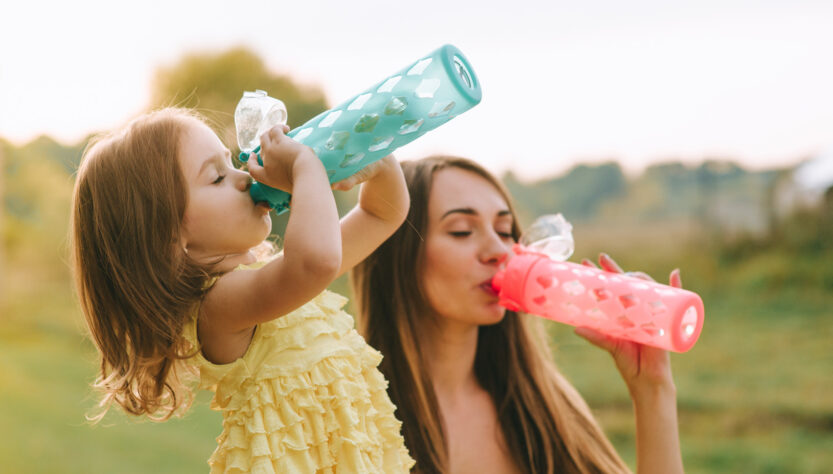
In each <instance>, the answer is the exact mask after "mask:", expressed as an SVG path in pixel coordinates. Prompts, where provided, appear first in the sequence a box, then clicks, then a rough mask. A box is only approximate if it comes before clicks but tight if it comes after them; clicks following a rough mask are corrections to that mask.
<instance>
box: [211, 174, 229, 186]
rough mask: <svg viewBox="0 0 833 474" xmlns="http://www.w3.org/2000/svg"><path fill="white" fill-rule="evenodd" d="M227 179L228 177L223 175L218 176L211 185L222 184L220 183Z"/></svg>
mask: <svg viewBox="0 0 833 474" xmlns="http://www.w3.org/2000/svg"><path fill="white" fill-rule="evenodd" d="M225 177H226V175H224V174H221V175H219V176H217V179H215V180H214V181H212V182H211V184H220V183H222V182H223V179H225Z"/></svg>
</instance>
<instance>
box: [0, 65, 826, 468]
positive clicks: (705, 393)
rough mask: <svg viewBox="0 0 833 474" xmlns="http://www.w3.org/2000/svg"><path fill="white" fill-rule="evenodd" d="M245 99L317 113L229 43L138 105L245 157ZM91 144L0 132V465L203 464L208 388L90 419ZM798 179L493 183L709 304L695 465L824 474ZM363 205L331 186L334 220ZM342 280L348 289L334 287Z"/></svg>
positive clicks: (687, 409) (532, 212)
mask: <svg viewBox="0 0 833 474" xmlns="http://www.w3.org/2000/svg"><path fill="white" fill-rule="evenodd" d="M254 89H264V90H267V91H268V92H269V93H270V95H273V96H275V97H280V98H281V99H282V100H283V101H284V102H285V103H286V105H287V108H288V110H289V117H290V124H291V125H292V126H297V125H300V124H302V123H303V122H305V121H306V120H308V119H309V118H312V117H313V116H315V115H317V114H318V113H320V112H322V111H323V110H325V109H326V108H327V107H328V103H327V100H326V98H325V96H324V94H323V93H322V91H320V90H319V89H316V88H314V87H310V86H306V85H303V84H298V83H296V82H294V81H293V80H292V79H291V78H290V77H289V75H288V74H275V73H273V72H271V71H269V70H268V69H267V68H266V67H265V66H264V63H263V61H262V60H261V59H260V58H258V57H257V56H256V55H255V54H253V53H251V52H249V51H247V50H245V49H232V50H229V51H226V52H222V53H219V54H195V55H191V56H187V57H185V58H183V59H182V60H181V61H180V62H178V63H177V64H175V65H173V66H171V67H168V68H164V69H161V70H159V71H158V73H157V75H156V79H155V81H154V85H153V91H152V101H151V103H150V104H149V105H148V109H149V110H150V109H153V108H158V107H161V106H168V105H177V106H185V107H193V108H196V109H197V110H199V111H201V112H202V113H203V114H204V115H206V116H207V117H208V118H209V119H210V120H211V123H212V126H214V128H215V129H216V130H217V132H218V133H219V134H220V135H221V137H223V139H224V141H225V142H226V144H227V145H228V146H229V147H230V148H232V150H233V152H236V150H235V148H236V140H235V138H234V132H233V111H234V107H235V105H236V103H237V100H238V99H239V97H240V95H241V92H242V91H243V90H254ZM330 105H331V104H330ZM85 145H86V140H83V141H82V142H81V143H78V144H74V145H65V144H60V143H57V142H55V141H54V140H52V139H51V138H49V137H40V138H37V139H35V140H33V141H32V142H30V143H28V144H25V145H22V146H15V145H13V144H11V143H9V142H6V141H4V140H2V139H0V197H2V200H0V203H2V205H0V239H1V240H0V438H1V439H3V440H4V441H3V443H0V466H3V467H2V470H3V472H78V473H82V472H83V473H91V472H95V473H97V472H124V473H127V472H149V471H154V472H158V473H163V472H171V473H174V472H177V473H178V472H203V471H205V468H206V464H205V462H206V459H207V458H208V456H209V455H210V453H211V451H212V449H213V447H214V437H215V436H216V435H217V434H219V430H220V417H219V415H218V414H217V413H213V412H211V411H210V410H209V409H208V406H207V405H208V397H207V394H205V393H203V394H201V395H200V396H199V397H198V401H197V403H196V404H195V406H194V408H193V409H192V410H191V412H190V413H189V414H188V415H187V416H186V417H185V418H184V419H181V420H172V421H170V422H167V423H164V424H155V423H150V422H146V421H141V420H129V419H127V417H125V416H123V415H121V414H119V413H116V412H112V413H110V414H108V416H107V418H105V420H104V422H103V423H101V424H100V425H97V426H90V425H89V424H88V423H87V422H86V421H85V419H84V415H85V413H87V412H89V411H90V410H91V409H92V408H93V407H94V405H95V403H96V398H95V395H94V394H92V393H91V391H90V388H89V386H90V383H91V382H92V380H93V379H94V378H95V373H96V368H97V363H96V355H95V350H94V348H93V346H92V344H91V343H90V341H89V339H88V338H87V336H86V332H85V329H84V324H83V318H82V315H81V314H80V311H79V309H78V306H77V302H76V300H75V297H74V295H73V288H72V281H71V272H70V269H69V265H68V257H67V254H68V246H67V235H68V222H69V217H68V216H69V206H70V199H71V193H72V186H73V181H74V172H75V170H76V168H77V166H78V163H79V161H80V157H81V155H82V153H83V149H84V147H85ZM471 158H473V159H477V157H476V156H475V157H471ZM801 158H802V157H797V158H796V166H797V165H798V164H799V163H801V161H802V159H801ZM794 169H795V167H786V168H783V169H770V170H763V171H750V170H746V169H744V168H742V167H740V166H738V165H736V164H734V163H733V162H732V161H731V160H730V159H726V158H704V160H703V161H702V162H701V163H700V164H698V165H693V166H692V165H685V164H682V163H679V162H674V161H668V162H665V163H661V164H656V165H653V166H650V167H648V168H647V169H645V170H644V172H642V173H640V174H639V175H636V176H631V175H628V174H626V173H625V172H624V171H623V170H622V168H621V167H620V165H619V164H618V163H616V161H613V160H611V161H610V162H607V163H602V164H592V165H589V164H581V165H577V166H574V167H573V168H572V169H570V170H569V171H567V172H565V173H563V174H562V175H559V176H553V177H548V178H544V179H541V180H538V181H534V182H526V181H523V180H521V179H519V178H518V177H516V176H514V175H513V174H512V173H511V172H509V173H506V174H505V175H504V176H503V177H502V179H503V181H504V183H505V184H506V186H507V187H508V188H509V189H510V191H511V193H512V195H513V197H514V199H515V204H516V205H517V208H518V211H519V213H520V216H521V221H522V222H521V223H522V225H527V224H529V223H530V222H531V221H532V219H533V218H534V217H536V216H539V215H541V214H546V213H554V212H561V213H563V214H564V215H565V216H566V217H567V218H568V219H569V220H570V221H571V222H572V223H573V225H574V232H575V236H576V242H577V249H576V253H575V255H574V257H573V260H578V259H580V258H583V257H587V258H591V259H593V258H595V257H594V256H595V255H597V254H598V253H599V252H601V251H605V252H607V253H609V254H611V255H612V256H613V257H614V258H616V259H617V260H618V261H619V262H620V264H621V265H622V266H623V267H624V268H626V269H641V270H644V271H647V272H648V273H649V274H651V275H653V276H654V277H656V278H657V279H658V280H661V281H664V279H665V278H666V275H667V274H668V273H669V272H670V271H671V270H672V269H673V268H675V267H679V268H681V269H682V277H683V284H684V286H686V287H687V288H689V289H692V290H694V291H697V292H699V293H700V294H701V295H702V296H703V298H704V301H705V303H706V310H707V316H706V318H707V319H706V323H705V327H704V330H703V333H702V335H701V338H700V341H699V342H698V344H697V346H695V348H694V349H693V350H691V351H690V352H689V353H686V354H682V355H677V354H674V355H672V360H673V364H674V371H675V380H676V383H677V386H678V392H679V409H680V430H681V438H682V446H683V455H684V460H685V465H686V467H687V471H688V472H691V473H696V472H819V473H820V472H830V466H831V465H833V453H831V451H830V449H829V448H830V446H833V397H831V393H833V376H831V373H833V351H831V349H830V347H831V340H833V324H831V321H833V192H831V191H830V189H828V190H827V192H826V194H822V195H821V196H818V198H817V199H816V200H815V201H812V202H809V203H807V202H804V203H803V204H801V205H797V204H795V202H794V201H790V200H789V199H784V198H783V196H788V195H790V193H794V192H795V189H794V187H795V186H796V185H795V183H794V182H793V181H792V180H791V176H792V173H793V171H794ZM355 199H356V194H355V192H351V193H337V201H338V203H339V208H340V210H341V212H345V211H346V210H347V209H349V208H350V207H351V206H352V205H353V204H354V203H355ZM785 203H786V204H785ZM283 226H285V216H282V217H281V218H278V219H275V227H274V230H275V231H276V233H277V234H279V233H280V231H281V230H282V229H283ZM333 289H335V290H336V291H339V292H342V293H345V294H346V293H347V292H349V287H348V285H347V282H346V280H345V279H340V280H338V281H337V282H336V283H334V285H333ZM545 326H546V327H547V328H548V331H549V333H550V336H551V338H552V342H553V345H554V347H555V348H556V350H555V354H556V360H557V363H558V364H559V365H560V367H561V368H562V370H563V371H564V372H565V373H566V374H567V375H568V377H569V378H570V379H571V380H572V381H573V382H574V383H575V384H576V386H577V387H578V388H579V390H580V391H581V392H582V394H583V395H584V396H585V398H586V399H587V400H588V402H589V403H590V405H591V407H593V408H594V410H595V412H596V413H597V415H598V417H599V419H600V420H601V422H602V424H603V426H604V427H605V429H606V431H607V432H608V434H609V435H610V437H611V439H612V440H613V442H614V443H615V445H616V446H617V448H618V449H619V451H620V452H621V453H622V455H623V457H624V458H625V459H626V460H627V461H628V462H629V463H630V465H631V466H634V467H635V459H634V450H635V446H634V437H633V433H634V426H633V419H632V413H631V407H630V402H629V398H628V395H627V391H626V389H625V387H624V384H623V383H622V382H621V381H620V379H619V376H618V374H617V373H616V371H615V368H614V366H613V364H612V362H611V361H610V360H609V356H607V354H605V353H603V352H601V351H599V350H596V349H594V348H592V347H590V346H589V345H588V344H587V343H585V342H584V341H583V340H580V339H579V338H577V337H575V336H574V335H573V334H572V329H571V328H569V327H567V326H564V325H560V324H556V323H545Z"/></svg>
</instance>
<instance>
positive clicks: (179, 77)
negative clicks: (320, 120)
mask: <svg viewBox="0 0 833 474" xmlns="http://www.w3.org/2000/svg"><path fill="white" fill-rule="evenodd" d="M255 89H262V90H265V91H266V92H268V93H269V95H270V96H272V97H276V98H279V99H281V100H282V101H283V102H284V104H286V108H287V111H288V112H289V125H290V126H291V127H296V126H298V125H301V124H303V123H304V122H306V121H307V120H309V119H311V118H312V117H314V116H316V115H318V114H319V113H321V112H323V111H324V110H326V109H327V101H326V98H325V97H324V93H323V92H322V91H321V90H320V89H319V88H317V87H310V86H303V85H299V84H297V83H296V82H294V81H293V80H292V79H290V78H289V76H287V75H282V74H275V73H273V72H271V71H269V70H268V69H267V68H266V66H265V64H264V63H263V60H262V59H261V58H260V57H258V56H257V55H256V54H255V53H253V52H251V51H249V50H248V49H246V48H243V47H238V48H234V49H230V50H227V51H225V52H220V53H197V54H190V55H187V56H185V57H183V58H182V59H181V60H180V61H179V62H177V63H176V64H174V65H173V66H170V67H166V68H161V69H159V70H158V71H157V72H156V75H155V77H154V80H153V85H152V91H151V102H150V108H151V109H155V108H160V107H167V106H178V107H187V108H193V109H196V110H198V111H200V112H201V113H202V114H203V115H205V116H206V117H207V118H208V119H209V120H210V121H211V122H212V126H214V129H215V130H216V131H217V133H218V134H219V135H220V138H222V139H223V142H224V143H225V144H226V146H228V147H229V148H231V149H232V151H234V150H235V149H236V148H237V138H236V134H235V132H234V108H235V107H236V106H237V102H238V101H239V100H240V97H241V96H242V95H243V91H247V90H249V91H253V90H255Z"/></svg>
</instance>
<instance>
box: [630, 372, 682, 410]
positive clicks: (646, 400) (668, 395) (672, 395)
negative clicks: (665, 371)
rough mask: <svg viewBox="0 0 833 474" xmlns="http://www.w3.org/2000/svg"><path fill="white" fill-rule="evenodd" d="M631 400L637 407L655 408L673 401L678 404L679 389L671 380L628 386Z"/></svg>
mask: <svg viewBox="0 0 833 474" xmlns="http://www.w3.org/2000/svg"><path fill="white" fill-rule="evenodd" d="M628 391H629V392H630V395H631V399H632V400H633V402H634V405H635V407H636V408H637V409H638V408H640V407H641V406H647V407H649V408H650V407H655V406H656V405H657V404H661V403H663V402H665V401H669V400H672V401H674V403H675V404H676V401H677V387H676V385H674V381H673V380H671V379H670V378H669V379H667V380H662V381H659V382H652V383H634V384H632V385H629V386H628Z"/></svg>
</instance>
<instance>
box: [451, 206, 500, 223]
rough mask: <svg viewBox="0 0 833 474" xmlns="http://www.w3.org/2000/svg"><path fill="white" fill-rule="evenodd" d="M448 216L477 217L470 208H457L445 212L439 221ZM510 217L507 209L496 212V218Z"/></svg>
mask: <svg viewBox="0 0 833 474" xmlns="http://www.w3.org/2000/svg"><path fill="white" fill-rule="evenodd" d="M449 214H465V215H467V216H476V215H478V213H477V211H475V210H474V209H472V208H471V207H458V208H455V209H450V210H448V211H446V212H445V214H443V215H442V217H440V220H443V219H445V218H446V217H447V216H448V215H449ZM511 215H512V213H511V212H509V209H503V210H500V211H498V213H497V216H498V217H504V216H511Z"/></svg>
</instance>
